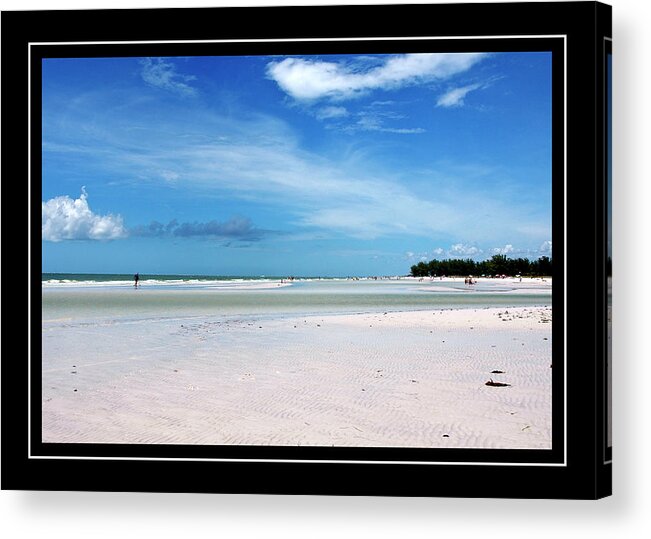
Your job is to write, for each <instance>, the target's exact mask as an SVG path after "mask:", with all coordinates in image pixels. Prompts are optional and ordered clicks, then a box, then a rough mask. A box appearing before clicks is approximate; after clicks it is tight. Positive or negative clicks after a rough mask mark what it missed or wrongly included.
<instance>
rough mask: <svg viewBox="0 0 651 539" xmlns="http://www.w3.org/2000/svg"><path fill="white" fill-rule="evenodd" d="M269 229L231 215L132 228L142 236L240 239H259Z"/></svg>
mask: <svg viewBox="0 0 651 539" xmlns="http://www.w3.org/2000/svg"><path fill="white" fill-rule="evenodd" d="M268 232H269V231H267V230H262V229H259V228H256V227H255V226H253V223H252V222H251V219H249V218H248V217H231V218H230V219H229V220H228V221H223V222H220V221H217V220H214V219H213V220H212V221H207V222H197V221H195V222H193V223H179V222H178V221H177V220H176V219H173V220H172V221H170V222H169V223H167V224H166V225H164V224H162V223H160V222H158V221H152V222H151V223H149V224H148V225H141V226H137V227H134V228H132V229H131V235H132V236H141V237H166V236H174V237H182V238H192V237H204V238H218V239H230V240H240V241H258V240H260V239H262V237H263V236H264V235H266V234H267V233H268Z"/></svg>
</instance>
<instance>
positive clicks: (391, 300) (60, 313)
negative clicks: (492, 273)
mask: <svg viewBox="0 0 651 539" xmlns="http://www.w3.org/2000/svg"><path fill="white" fill-rule="evenodd" d="M41 300H42V320H43V322H44V323H46V324H47V323H56V322H60V321H71V320H77V321H80V320H89V321H91V320H95V321H96V320H98V319H99V320H103V321H105V322H106V321H109V322H110V321H119V320H130V319H143V318H155V319H160V318H174V317H179V316H183V317H187V316H205V315H214V316H225V317H232V316H256V317H264V316H274V317H276V316H282V315H288V316H291V315H297V314H301V315H306V316H309V315H315V314H325V313H362V312H380V311H412V310H426V309H452V308H484V307H516V306H527V305H531V306H534V305H551V283H550V282H545V281H541V280H524V281H523V282H520V281H519V280H517V279H499V280H492V279H485V280H482V279H480V280H479V282H478V283H477V284H475V285H472V286H468V285H466V284H464V280H463V279H446V280H442V281H441V280H429V279H425V280H423V281H419V280H418V279H409V278H402V279H400V278H391V279H378V280H375V279H361V280H353V279H347V278H327V279H320V278H315V277H311V278H310V277H308V278H297V279H295V280H293V281H291V282H289V283H288V282H287V281H285V282H282V281H281V279H280V278H278V277H265V276H260V277H237V276H227V277H222V276H202V275H183V276H180V275H144V274H142V275H140V286H139V287H138V288H137V289H136V288H134V286H133V275H121V274H103V275H98V274H51V273H44V274H43V275H42V293H41Z"/></svg>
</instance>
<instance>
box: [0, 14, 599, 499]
mask: <svg viewBox="0 0 651 539" xmlns="http://www.w3.org/2000/svg"><path fill="white" fill-rule="evenodd" d="M610 17H611V14H610V7H609V6H606V5H603V4H599V3H594V2H567V3H564V2H555V3H531V4H527V3H510V4H433V5H381V6H380V5H378V6H320V7H316V6H312V7H307V6H306V7H275V8H271V7H270V8H257V7H256V8H210V9H203V8H202V9H194V8H192V9H155V10H96V11H56V12H55V11H52V12H38V11H32V12H4V13H3V14H2V75H3V80H4V81H5V83H4V85H3V92H2V100H3V101H2V105H3V107H2V110H3V117H2V134H3V137H2V156H3V160H2V173H3V177H4V178H5V179H8V178H13V179H14V180H13V181H11V182H7V181H5V184H4V185H3V189H4V193H3V194H4V197H3V200H4V202H5V207H4V212H3V213H4V219H5V226H4V230H5V234H3V242H4V245H5V248H7V246H8V245H11V248H12V251H13V252H12V255H13V256H12V259H11V260H12V263H13V262H14V261H16V263H17V264H18V265H19V268H20V269H21V270H22V266H21V264H23V265H24V266H25V271H26V274H27V275H28V276H29V286H28V288H27V298H26V302H25V303H24V305H27V312H26V314H25V316H13V314H12V316H11V317H9V316H8V314H9V313H14V311H15V306H13V305H10V304H9V301H8V299H7V298H8V292H7V290H5V295H4V304H3V311H4V314H5V325H4V329H5V330H7V329H9V328H11V329H13V328H14V327H15V331H16V333H17V334H19V335H21V337H20V338H19V339H18V340H17V341H13V342H20V343H21V344H22V345H23V346H22V348H19V353H18V354H15V353H12V354H9V353H8V340H7V339H5V340H4V343H5V344H4V350H3V351H4V352H5V353H4V354H3V356H4V361H3V362H2V385H3V387H2V400H3V402H2V404H3V406H2V465H3V474H2V488H3V489H30V490H31V489H34V490H94V491H98V490H99V491H101V490H106V491H159V492H220V493H278V494H332V495H383V496H455V497H513V498H524V497H528V498H581V499H596V498H600V497H603V496H606V495H609V494H610V492H611V466H612V463H611V461H612V436H611V434H610V433H611V420H610V417H611V410H612V405H611V399H610V394H611V392H610V387H611V383H610V373H611V365H612V357H611V356H612V354H611V353H610V350H611V345H610V343H611V331H610V304H611V303H610V290H611V288H610V283H611V269H610V268H611V267H612V260H611V252H612V251H611V240H610V238H611V234H610V226H611V221H612V219H611V211H610V208H611V201H610V199H611V192H612V187H611V186H612V178H611V174H610V172H609V171H610V166H611V157H610V155H611V154H610V151H609V149H610V146H611V137H610V125H611V120H610V118H611V114H612V111H611V108H612V107H611V105H610V103H611V99H610V88H611V83H610V81H611V77H612V75H611V73H612V59H611V58H612V42H611V32H610V28H611V19H610ZM296 21H301V24H298V25H297V24H296ZM370 21H373V23H372V24H371V23H370ZM46 22H47V24H45V23H46ZM9 81H11V84H10V83H9ZM17 199H20V200H21V203H20V204H19V205H18V206H17V207H18V208H21V209H19V210H16V209H14V208H13V205H14V204H13V201H14V200H17ZM23 201H24V202H26V203H23ZM10 204H11V206H12V207H11V208H10V207H9V206H10ZM23 208H27V213H26V214H25V213H22V214H21V213H20V212H21V211H23ZM16 212H18V214H20V215H21V216H22V217H23V218H24V221H23V222H24V223H25V224H26V225H27V226H26V227H25V232H24V233H23V235H22V236H21V235H20V233H19V234H18V235H17V236H15V237H17V238H18V240H19V241H20V243H19V244H18V245H17V246H15V247H14V245H13V242H10V243H7V234H6V231H7V230H9V227H8V226H7V220H8V216H9V215H11V216H13V215H16ZM39 214H40V217H39ZM11 229H12V233H14V234H15V232H14V231H15V227H11ZM14 241H15V240H14ZM25 247H27V248H25ZM552 247H553V249H552ZM16 253H20V256H16ZM5 260H7V258H5ZM12 273H13V272H12ZM6 274H7V273H6V272H5V275H6ZM19 294H20V293H19ZM12 298H13V296H12ZM11 303H13V300H12V301H11ZM23 335H25V338H24V339H23V338H22V336H23ZM13 342H12V345H13ZM12 351H13V349H12ZM10 358H11V359H10Z"/></svg>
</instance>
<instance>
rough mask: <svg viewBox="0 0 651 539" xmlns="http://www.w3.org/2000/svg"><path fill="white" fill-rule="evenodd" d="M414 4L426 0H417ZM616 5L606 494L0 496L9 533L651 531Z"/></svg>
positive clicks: (642, 55)
mask: <svg viewBox="0 0 651 539" xmlns="http://www.w3.org/2000/svg"><path fill="white" fill-rule="evenodd" d="M343 3H356V4H371V3H401V2H399V1H397V0H395V1H393V2H386V0H385V1H382V0H374V1H371V2H368V1H362V0H357V1H356V2H347V1H346V0H334V1H333V0H321V1H309V0H308V1H304V2H300V1H299V2H296V1H291V0H278V1H273V0H271V1H270V0H256V1H253V2H244V1H241V0H240V1H237V0H226V1H222V2H220V1H219V0H213V1H210V0H208V1H206V0H193V1H191V2H183V1H180V0H176V1H175V0H84V1H81V0H0V7H1V8H2V10H19V9H83V8H134V7H207V6H219V5H238V6H244V5H246V6H252V5H281V4H282V5H289V4H343ZM411 3H420V2H417V0H413V1H412V2H411ZM609 3H610V4H611V5H613V9H614V25H613V26H614V46H613V48H614V76H615V79H614V181H615V187H614V249H615V254H614V260H615V270H614V271H615V278H616V281H615V285H614V289H615V300H614V309H615V315H614V335H615V337H614V355H615V361H616V363H615V373H614V383H615V389H614V391H615V394H614V399H615V410H614V444H615V447H614V458H615V464H614V492H615V494H614V496H612V497H610V498H608V499H605V500H601V501H599V502H585V501H557V500H542V501H541V500H536V501H529V500H490V499H479V500H473V499H418V498H371V497H360V498H355V497H322V496H250V495H241V496H227V495H196V494H184V495H179V494H123V493H75V492H72V493H65V492H64V493H59V492H51V493H50V492H7V491H2V492H1V493H0V533H1V534H2V535H3V537H7V538H12V539H13V538H16V539H18V538H22V537H39V536H40V537H47V538H48V539H50V538H51V539H55V538H60V537H61V538H66V539H73V538H77V537H97V538H105V537H110V538H116V537H118V538H120V539H126V538H132V537H152V536H157V537H160V538H161V539H164V538H168V537H170V538H171V537H175V538H177V537H203V536H211V537H216V536H221V537H238V538H240V537H245V538H248V537H264V538H276V537H282V538H283V539H287V538H291V537H310V538H321V537H332V536H339V537H351V536H359V537H371V536H372V537H392V538H393V537H420V536H427V537H446V538H465V537H500V538H511V537H513V538H518V539H521V538H523V537H526V538H527V539H529V538H538V537H540V538H545V539H549V538H551V537H557V538H559V539H564V538H566V537H571V538H573V539H581V538H583V537H595V538H606V537H608V538H610V537H650V536H651V535H647V534H651V484H650V483H651V464H650V463H649V462H650V459H651V434H650V433H651V418H650V417H649V416H650V414H651V388H650V387H649V386H650V385H651V358H650V357H649V354H648V352H647V346H646V345H647V337H648V326H647V321H648V319H649V317H648V316H647V312H646V306H647V305H649V304H650V298H649V289H650V288H649V286H648V285H647V283H646V279H647V278H648V274H647V272H646V271H645V270H646V269H648V267H649V250H650V249H651V247H650V246H649V240H648V237H647V234H648V233H649V232H651V222H650V217H651V211H649V209H648V200H649V194H650V193H651V188H650V187H649V185H651V175H650V174H649V170H648V166H647V163H648V157H649V154H650V153H651V144H650V142H651V137H650V136H649V133H648V129H649V126H651V116H650V114H649V108H650V107H649V101H650V98H651V92H650V91H649V88H650V87H651V78H650V77H649V70H650V67H651V61H650V59H649V55H650V54H651V46H650V45H651V24H650V23H651V16H650V13H651V10H650V8H649V6H650V5H651V2H648V1H646V0H612V1H611V2H609Z"/></svg>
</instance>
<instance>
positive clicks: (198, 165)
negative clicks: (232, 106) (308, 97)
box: [45, 106, 550, 251]
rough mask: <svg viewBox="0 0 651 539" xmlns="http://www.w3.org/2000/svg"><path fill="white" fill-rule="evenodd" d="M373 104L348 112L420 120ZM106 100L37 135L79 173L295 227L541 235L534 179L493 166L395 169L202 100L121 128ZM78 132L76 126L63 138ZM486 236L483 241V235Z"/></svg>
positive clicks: (509, 238) (350, 233)
mask: <svg viewBox="0 0 651 539" xmlns="http://www.w3.org/2000/svg"><path fill="white" fill-rule="evenodd" d="M375 108H377V109H379V111H376V114H375V115H372V114H371V111H370V110H364V111H362V112H364V113H365V115H353V114H350V115H349V116H348V117H347V119H348V120H351V119H354V120H357V121H359V120H362V119H363V120H364V123H363V124H361V125H360V126H359V127H358V129H360V131H361V129H362V127H363V128H365V129H366V130H368V131H371V130H373V129H376V130H401V129H402V132H403V133H407V132H416V131H417V129H418V128H417V127H414V128H411V127H410V126H406V127H403V125H398V121H400V123H401V124H404V116H402V115H400V114H399V113H397V112H394V111H392V110H390V108H389V110H386V107H384V106H377V107H375ZM111 112H112V111H110V110H106V114H105V115H104V116H102V118H101V119H102V122H101V123H98V124H96V125H95V126H94V129H93V130H92V131H91V132H89V131H87V130H85V126H87V125H89V124H92V123H93V121H94V120H93V119H94V118H95V116H96V114H95V113H94V114H93V115H92V116H91V115H84V114H81V113H77V114H76V116H67V117H66V123H65V125H66V129H65V131H62V132H59V131H57V130H56V129H55V128H52V129H50V130H49V131H48V133H49V139H48V141H47V142H48V144H47V145H46V147H45V150H46V152H47V154H46V155H47V158H48V160H49V162H51V163H52V162H55V161H60V160H65V162H67V163H70V162H72V163H76V166H78V167H81V168H80V170H83V171H84V174H87V175H96V176H98V177H110V178H111V179H113V178H120V182H121V185H122V186H126V185H127V184H128V183H133V184H134V186H135V187H137V188H138V189H143V188H147V189H151V188H155V189H165V190H166V191H165V193H167V196H169V195H171V194H172V193H173V192H174V191H175V190H183V192H184V193H186V194H190V193H192V194H195V195H196V196H200V197H203V199H204V200H208V199H210V198H211V197H215V198H216V199H219V200H222V201H223V200H230V201H234V202H241V203H242V207H246V205H252V207H253V208H254V209H252V210H250V211H249V210H244V211H245V212H247V213H246V214H247V215H253V214H252V213H250V212H251V211H256V210H255V208H256V207H258V206H260V207H261V206H264V207H265V211H269V210H270V209H271V210H272V211H273V212H276V215H278V216H282V217H283V219H284V221H285V223H286V228H284V230H285V229H286V230H289V229H290V228H291V229H292V234H295V235H298V234H300V233H307V234H313V235H314V234H317V233H318V234H323V235H324V237H328V238H332V237H343V236H347V237H353V238H381V237H397V236H398V235H403V236H404V235H409V236H418V237H421V238H426V237H446V238H458V241H466V240H463V238H468V240H469V241H472V242H477V244H478V245H482V247H483V248H485V249H488V248H490V247H492V246H494V245H506V244H507V243H513V244H515V242H516V241H517V242H518V243H520V244H525V245H526V244H528V242H534V245H535V246H536V247H537V246H539V245H540V243H541V242H542V241H543V240H544V239H545V238H548V237H549V230H550V225H549V223H548V221H549V218H548V215H547V214H546V212H542V211H540V201H539V200H538V199H537V198H536V199H534V198H533V197H531V196H529V195H530V190H527V191H523V190H522V189H519V188H517V187H516V186H513V185H511V184H508V190H507V187H506V184H504V182H501V181H500V178H499V177H496V173H493V174H492V176H491V178H492V179H491V181H490V182H486V181H485V177H483V176H482V177H479V178H476V177H475V176H476V175H471V174H469V173H468V171H467V170H458V169H457V168H455V167H454V163H453V164H449V163H448V164H445V163H442V164H440V163H431V164H430V165H429V166H428V167H426V168H425V169H423V171H421V168H422V167H418V168H417V169H412V168H410V166H409V163H405V166H404V167H403V168H402V169H400V170H396V169H388V168H386V167H384V166H382V160H381V159H380V160H376V155H375V154H372V155H367V154H366V153H365V152H363V151H362V152H351V153H350V154H349V153H348V152H345V151H343V152H341V153H337V154H336V155H328V154H325V153H315V152H314V151H311V150H308V149H305V148H303V147H301V141H300V137H298V136H297V134H296V132H295V131H294V130H293V129H291V127H290V126H289V125H288V124H287V123H286V122H284V121H282V120H280V119H278V118H275V117H272V116H268V115H262V114H251V113H249V114H247V115H241V116H239V117H238V119H237V121H233V120H232V119H230V117H224V116H221V115H218V114H216V113H215V112H211V111H207V110H205V109H203V108H201V109H199V110H196V111H195V112H193V113H188V111H187V108H186V107H182V106H178V108H177V107H175V106H168V108H167V109H166V115H165V117H164V118H163V119H161V121H160V122H159V123H157V124H156V125H155V126H153V127H147V128H144V127H143V128H141V129H138V130H129V129H124V126H125V125H129V118H128V116H127V112H121V113H120V114H116V115H113V114H111ZM377 112H382V113H383V114H384V115H379V114H377ZM378 119H379V120H378ZM50 125H53V126H55V127H56V126H57V125H58V124H57V123H56V122H51V123H50ZM74 132H79V133H84V136H83V137H77V138H75V139H74V140H68V139H67V138H66V137H67V136H68V134H69V133H74ZM357 144H358V143H357V142H354V143H351V145H352V146H355V147H357V146H356V145H357ZM407 179H409V181H407ZM507 195H508V196H507ZM525 195H526V196H525ZM161 196H162V195H161ZM517 197H520V198H517ZM513 200H518V203H513ZM256 205H257V206H256ZM136 222H137V221H136ZM514 223H517V227H514ZM204 225H205V223H204ZM223 225H224V223H223V222H221V221H218V222H217V223H214V224H213V225H211V226H199V225H197V226H195V227H191V226H189V225H188V227H186V228H185V229H179V232H178V234H180V233H181V230H185V231H186V234H187V235H188V236H189V237H190V236H191V234H192V233H194V234H195V235H196V236H198V235H199V233H204V234H206V233H207V232H208V231H213V232H215V235H218V234H217V233H219V234H224V233H225V232H224V230H225V229H224V228H223ZM147 226H149V225H147ZM161 226H163V225H161ZM164 226H167V225H164ZM220 227H222V228H220ZM514 229H515V230H514ZM243 230H244V234H243V236H246V235H247V234H248V233H251V234H252V235H253V236H255V235H256V234H257V233H259V231H257V229H256V227H254V226H253V225H251V230H252V231H253V232H252V231H251V230H249V231H247V230H246V227H244V228H243ZM155 231H156V229H153V230H152V231H150V232H149V233H150V234H153V233H154V232H155ZM159 232H160V230H159ZM134 233H135V232H134V231H133V230H132V234H134ZM139 233H141V234H144V233H146V231H145V230H144V228H143V229H140V232H139ZM168 234H170V235H171V234H172V232H168ZM525 239H526V241H525ZM486 241H490V244H489V245H486V246H485V247H484V245H485V244H484V242H486ZM412 250H414V251H416V249H412Z"/></svg>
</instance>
